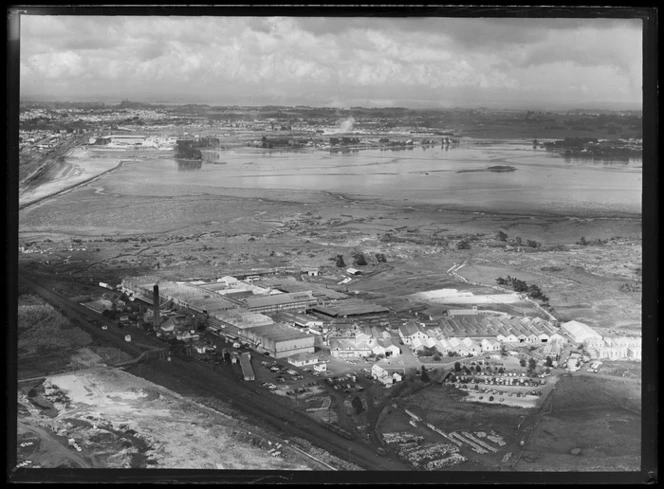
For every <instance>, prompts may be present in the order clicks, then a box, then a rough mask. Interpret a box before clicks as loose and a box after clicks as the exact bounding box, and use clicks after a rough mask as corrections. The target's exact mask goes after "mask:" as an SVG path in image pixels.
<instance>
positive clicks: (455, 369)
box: [454, 362, 461, 372]
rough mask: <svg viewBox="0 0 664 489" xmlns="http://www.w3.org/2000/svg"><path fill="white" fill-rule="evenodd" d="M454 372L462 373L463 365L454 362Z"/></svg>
mask: <svg viewBox="0 0 664 489" xmlns="http://www.w3.org/2000/svg"><path fill="white" fill-rule="evenodd" d="M454 371H455V372H461V364H460V363H459V362H454Z"/></svg>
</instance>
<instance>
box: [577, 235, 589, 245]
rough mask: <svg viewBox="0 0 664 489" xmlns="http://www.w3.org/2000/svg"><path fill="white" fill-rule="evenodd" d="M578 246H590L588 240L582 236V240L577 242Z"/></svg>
mask: <svg viewBox="0 0 664 489" xmlns="http://www.w3.org/2000/svg"><path fill="white" fill-rule="evenodd" d="M576 244H578V245H581V246H586V245H588V240H587V239H586V238H585V236H581V239H580V240H579V241H577V242H576Z"/></svg>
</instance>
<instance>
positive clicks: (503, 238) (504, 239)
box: [496, 231, 508, 241]
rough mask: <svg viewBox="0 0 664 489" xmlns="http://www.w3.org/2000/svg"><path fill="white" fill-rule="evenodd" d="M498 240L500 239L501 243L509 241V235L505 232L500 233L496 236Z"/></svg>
mask: <svg viewBox="0 0 664 489" xmlns="http://www.w3.org/2000/svg"><path fill="white" fill-rule="evenodd" d="M496 238H498V239H499V240H500V241H507V238H508V236H507V233H505V232H503V231H498V233H497V234H496Z"/></svg>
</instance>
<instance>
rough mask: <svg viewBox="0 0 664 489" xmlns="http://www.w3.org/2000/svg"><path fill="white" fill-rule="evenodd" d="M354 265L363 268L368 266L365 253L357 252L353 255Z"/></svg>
mask: <svg viewBox="0 0 664 489" xmlns="http://www.w3.org/2000/svg"><path fill="white" fill-rule="evenodd" d="M353 264H355V265H356V266H359V267H363V266H365V265H366V264H367V259H366V258H365V257H364V254H363V253H360V252H359V251H356V252H355V253H353Z"/></svg>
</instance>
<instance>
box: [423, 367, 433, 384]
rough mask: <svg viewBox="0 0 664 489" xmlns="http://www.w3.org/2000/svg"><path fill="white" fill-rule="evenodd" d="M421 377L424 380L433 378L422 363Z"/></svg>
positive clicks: (428, 380)
mask: <svg viewBox="0 0 664 489" xmlns="http://www.w3.org/2000/svg"><path fill="white" fill-rule="evenodd" d="M420 379H422V382H430V381H431V379H430V378H429V374H428V373H427V369H426V368H425V367H424V365H422V375H421V376H420Z"/></svg>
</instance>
